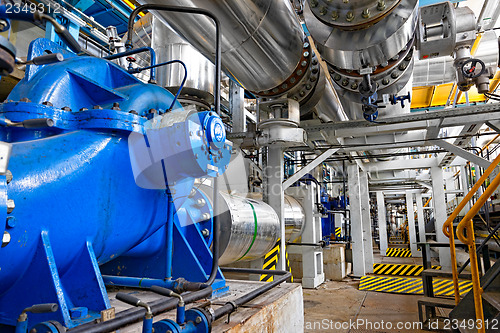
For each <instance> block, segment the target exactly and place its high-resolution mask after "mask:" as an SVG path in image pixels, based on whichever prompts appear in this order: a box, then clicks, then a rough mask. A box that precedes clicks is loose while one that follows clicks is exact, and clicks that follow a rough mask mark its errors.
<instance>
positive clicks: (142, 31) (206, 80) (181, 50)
mask: <svg viewBox="0 0 500 333" xmlns="http://www.w3.org/2000/svg"><path fill="white" fill-rule="evenodd" d="M132 42H133V44H134V48H139V47H144V46H149V47H152V48H153V49H154V50H155V52H156V54H157V59H156V61H157V62H158V63H162V62H166V61H169V60H172V59H176V60H181V61H183V62H184V63H186V65H187V67H188V71H187V78H186V82H185V84H184V88H183V89H182V92H181V95H180V96H181V97H180V100H181V101H184V100H186V99H188V100H190V101H192V102H200V103H204V104H205V105H206V106H210V104H212V103H213V93H214V80H213V78H214V75H215V66H214V65H213V64H212V62H211V61H210V60H208V59H207V58H206V57H205V56H204V55H202V54H201V53H200V52H198V50H196V49H195V48H194V47H193V46H192V45H191V44H189V43H188V42H186V41H185V40H183V39H182V38H181V37H179V35H177V34H176V33H175V32H174V31H173V30H172V29H170V28H169V27H168V26H167V25H165V24H164V23H163V22H161V21H160V19H158V18H157V17H155V16H153V15H151V13H148V14H146V15H144V16H143V17H141V18H140V19H139V21H137V22H136V23H135V24H134V31H133V36H132ZM148 57H149V54H147V53H144V54H143V55H142V56H141V57H139V59H138V65H140V66H147V65H148V64H149V58H148ZM143 73H144V74H145V75H147V74H148V73H147V72H146V71H144V72H143ZM156 78H157V84H158V85H159V86H161V87H166V88H167V89H168V90H170V91H171V92H172V91H173V92H174V93H175V92H176V91H177V89H178V88H179V87H180V85H181V82H182V80H183V79H184V69H183V68H182V67H181V66H178V65H169V66H163V67H159V68H157V74H156ZM144 79H145V80H147V79H148V78H147V77H145V78H144Z"/></svg>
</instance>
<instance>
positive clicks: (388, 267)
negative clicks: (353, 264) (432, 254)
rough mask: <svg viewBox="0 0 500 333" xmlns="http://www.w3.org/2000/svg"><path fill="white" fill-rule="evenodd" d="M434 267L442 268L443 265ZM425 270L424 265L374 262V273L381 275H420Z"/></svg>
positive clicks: (434, 267)
mask: <svg viewBox="0 0 500 333" xmlns="http://www.w3.org/2000/svg"><path fill="white" fill-rule="evenodd" d="M432 268H433V269H441V266H432ZM423 270H424V266H422V265H401V264H378V263H377V264H373V274H381V275H400V276H420V275H421V274H422V271H423Z"/></svg>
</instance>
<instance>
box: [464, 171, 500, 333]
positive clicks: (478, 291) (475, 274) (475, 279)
mask: <svg viewBox="0 0 500 333" xmlns="http://www.w3.org/2000/svg"><path fill="white" fill-rule="evenodd" d="M499 185H500V173H499V174H498V175H497V176H496V177H495V178H494V179H493V181H492V182H491V184H490V185H489V186H488V187H487V188H486V190H485V191H484V193H483V194H482V195H481V196H480V197H479V199H478V200H477V201H476V203H475V204H474V205H473V206H472V208H471V209H470V210H469V211H468V212H467V214H465V216H464V218H463V219H462V221H460V223H459V224H458V226H457V237H458V239H459V240H461V241H462V242H463V243H464V244H467V245H468V246H469V256H470V267H471V273H472V291H473V293H474V306H475V309H476V322H478V321H479V323H480V324H481V327H480V328H479V329H478V332H479V333H484V332H485V330H484V313H483V302H482V299H481V295H482V293H483V289H482V288H481V282H480V280H479V270H478V267H477V255H476V243H475V239H474V227H473V224H472V218H473V217H474V216H475V215H476V214H477V212H479V209H480V208H481V207H482V206H483V205H484V204H485V203H486V200H488V198H489V197H491V195H492V194H493V192H495V190H496V189H497V187H498V186H499ZM465 230H467V235H465V234H464V231H465Z"/></svg>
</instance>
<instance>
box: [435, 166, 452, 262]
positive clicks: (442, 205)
mask: <svg viewBox="0 0 500 333" xmlns="http://www.w3.org/2000/svg"><path fill="white" fill-rule="evenodd" d="M431 178H432V201H433V208H434V219H435V220H434V227H435V229H436V240H437V241H438V242H440V243H445V242H446V243H447V242H448V237H446V236H445V235H444V233H443V224H444V222H445V221H446V219H447V214H446V200H445V194H444V179H443V169H442V168H441V167H432V168H431ZM439 264H440V265H441V266H442V267H443V269H445V270H446V269H448V270H450V269H451V257H450V249H448V248H439Z"/></svg>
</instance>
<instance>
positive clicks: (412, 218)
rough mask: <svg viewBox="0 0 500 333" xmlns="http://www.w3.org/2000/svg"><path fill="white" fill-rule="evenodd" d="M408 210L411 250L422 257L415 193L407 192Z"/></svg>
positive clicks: (412, 254) (415, 255)
mask: <svg viewBox="0 0 500 333" xmlns="http://www.w3.org/2000/svg"><path fill="white" fill-rule="evenodd" d="M406 211H407V218H408V233H409V234H410V250H411V256H412V257H421V256H422V254H421V253H420V252H418V250H417V249H418V247H417V232H416V231H415V211H414V208H413V193H412V192H410V191H407V192H406Z"/></svg>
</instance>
